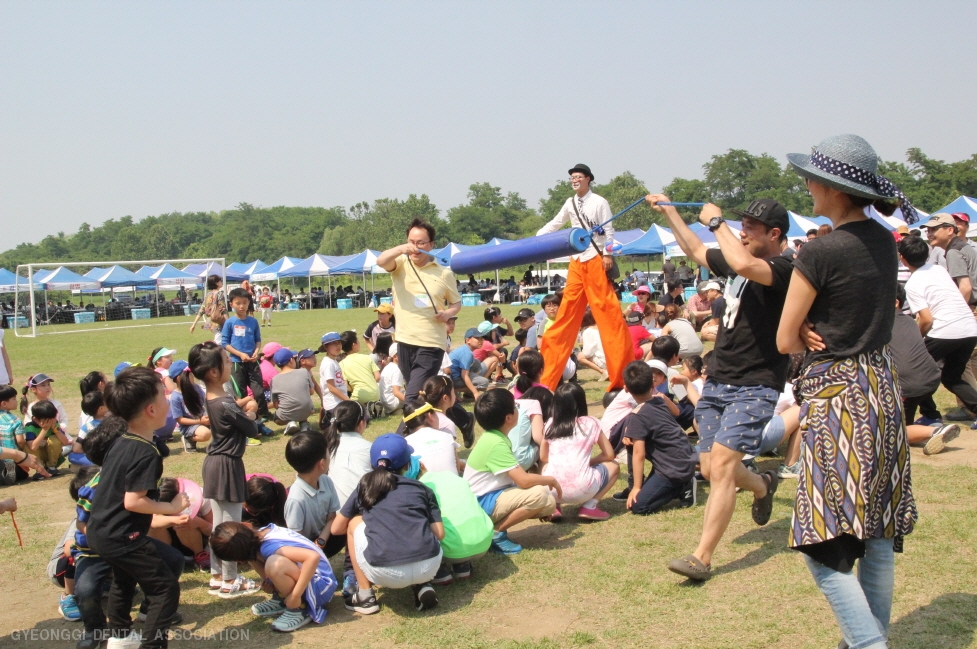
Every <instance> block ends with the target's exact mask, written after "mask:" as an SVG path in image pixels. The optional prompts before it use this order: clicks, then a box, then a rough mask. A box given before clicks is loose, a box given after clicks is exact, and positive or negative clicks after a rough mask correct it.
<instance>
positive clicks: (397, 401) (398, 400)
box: [380, 343, 407, 415]
mask: <svg viewBox="0 0 977 649" xmlns="http://www.w3.org/2000/svg"><path fill="white" fill-rule="evenodd" d="M389 352H390V361H391V362H389V363H387V364H386V365H385V366H384V368H383V369H382V370H380V403H382V404H383V409H384V411H385V414H388V415H389V414H392V413H394V412H397V411H398V410H400V409H401V408H403V407H404V400H405V399H406V398H407V396H406V393H405V392H404V391H405V390H406V389H407V383H406V382H405V381H404V373H403V372H401V371H400V366H399V365H397V343H392V344H391V345H390V348H389Z"/></svg>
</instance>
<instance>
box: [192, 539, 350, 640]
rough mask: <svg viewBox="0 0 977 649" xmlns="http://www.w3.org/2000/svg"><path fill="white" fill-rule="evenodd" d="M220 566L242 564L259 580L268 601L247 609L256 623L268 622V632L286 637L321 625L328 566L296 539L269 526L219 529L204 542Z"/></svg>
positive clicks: (331, 579) (330, 585)
mask: <svg viewBox="0 0 977 649" xmlns="http://www.w3.org/2000/svg"><path fill="white" fill-rule="evenodd" d="M210 544H211V547H212V548H213V550H214V553H215V555H216V556H217V558H219V559H220V560H221V561H223V562H224V563H234V564H237V562H239V561H248V562H250V563H251V567H252V568H254V569H255V571H256V572H257V573H258V574H259V575H260V576H261V578H262V583H261V589H262V590H263V591H264V592H266V593H270V594H271V595H272V597H271V599H269V600H266V601H264V602H259V603H257V604H254V605H253V606H252V607H251V612H252V613H253V614H255V615H259V616H261V617H274V618H276V619H275V621H274V622H272V623H271V628H272V630H273V631H280V632H283V633H291V632H293V631H297V630H298V629H301V628H302V627H303V626H305V625H306V624H308V623H309V622H312V621H315V623H316V624H322V623H323V622H325V621H326V607H327V606H328V604H329V600H330V599H332V595H333V593H334V592H336V577H335V576H334V575H333V574H332V568H331V567H330V566H329V561H327V560H326V556H325V555H324V554H323V553H322V550H320V549H319V548H318V547H317V546H316V545H315V544H314V543H312V542H311V541H309V540H308V539H307V538H305V537H304V536H302V535H301V534H299V533H297V532H294V531H292V530H290V529H286V528H282V527H279V526H277V525H275V524H274V523H272V524H270V525H268V526H266V527H262V528H261V529H259V530H253V529H251V528H250V527H248V526H247V525H244V524H243V523H236V522H227V523H221V524H220V525H218V526H217V528H216V529H215V530H214V534H213V536H212V537H211V539H210Z"/></svg>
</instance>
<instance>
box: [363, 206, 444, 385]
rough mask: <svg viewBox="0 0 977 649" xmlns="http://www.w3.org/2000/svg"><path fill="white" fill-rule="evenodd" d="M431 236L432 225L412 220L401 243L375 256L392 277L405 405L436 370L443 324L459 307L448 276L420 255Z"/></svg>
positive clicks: (431, 241)
mask: <svg viewBox="0 0 977 649" xmlns="http://www.w3.org/2000/svg"><path fill="white" fill-rule="evenodd" d="M434 237H435V230H434V226H433V225H431V224H430V223H426V222H425V221H422V220H421V219H414V220H413V221H412V222H411V224H410V226H409V227H408V228H407V243H405V244H403V245H400V246H396V247H394V248H391V249H389V250H384V251H383V252H382V253H380V256H379V257H377V265H378V266H380V268H383V269H384V270H385V271H388V272H389V273H390V277H391V278H392V280H393V303H394V316H395V318H396V320H397V334H396V338H397V358H398V361H397V364H398V365H399V366H400V371H401V372H402V373H403V375H404V381H405V382H406V383H407V388H406V389H405V395H406V397H407V403H411V402H412V401H413V400H414V399H416V398H417V393H418V392H420V390H421V388H422V386H423V385H424V382H425V381H426V380H428V379H429V378H431V377H432V376H435V375H436V374H437V373H438V372H439V371H441V360H442V359H443V358H444V353H445V349H446V347H447V344H448V331H447V329H446V327H445V323H446V322H447V321H448V320H449V319H450V318H452V317H454V316H456V315H458V312H459V311H460V310H461V295H459V294H458V289H457V285H458V284H457V282H456V281H455V276H454V274H453V273H452V272H451V270H450V269H448V268H442V267H441V266H439V265H438V264H436V263H435V262H434V258H433V257H431V256H430V255H429V254H425V253H429V252H431V250H433V249H434Z"/></svg>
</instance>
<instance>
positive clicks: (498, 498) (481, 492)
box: [465, 390, 563, 554]
mask: <svg viewBox="0 0 977 649" xmlns="http://www.w3.org/2000/svg"><path fill="white" fill-rule="evenodd" d="M518 418H519V415H518V412H517V410H516V400H515V398H513V396H512V393H511V392H509V391H507V390H489V391H488V392H486V393H485V394H483V395H482V396H481V397H479V398H478V401H476V402H475V419H476V420H477V421H478V424H479V425H480V426H481V427H482V428H483V429H484V430H485V432H484V433H482V436H481V437H479V438H478V441H477V442H476V443H475V447H474V448H473V449H472V452H471V454H470V455H469V456H468V463H467V464H466V465H465V479H466V480H468V483H469V484H470V485H471V488H472V492H473V493H474V494H475V496H476V497H477V498H478V503H479V504H480V505H481V506H482V509H483V510H485V513H486V514H488V515H489V517H491V519H492V522H493V523H494V524H495V533H494V534H493V535H492V546H491V550H492V551H493V552H496V553H499V554H518V553H519V552H522V546H520V545H519V544H517V543H515V542H513V541H512V540H510V539H509V535H508V532H507V530H508V529H509V528H510V527H512V526H513V525H516V524H518V523H521V522H523V521H526V520H529V519H531V518H541V517H547V516H550V515H552V514H553V512H554V511H555V510H556V499H557V498H561V497H562V496H563V491H562V490H561V489H560V483H559V482H557V481H556V479H555V478H553V477H551V476H542V475H534V474H530V473H526V471H525V470H524V469H523V468H522V467H520V466H519V462H518V461H516V457H515V455H513V454H512V442H510V441H509V438H508V437H507V434H508V433H509V431H510V430H512V428H513V427H514V426H515V425H516V422H517V421H518ZM551 489H552V490H553V491H555V492H556V497H554V496H553V494H552V493H551V491H550V490H551Z"/></svg>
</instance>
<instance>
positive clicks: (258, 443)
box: [248, 437, 261, 446]
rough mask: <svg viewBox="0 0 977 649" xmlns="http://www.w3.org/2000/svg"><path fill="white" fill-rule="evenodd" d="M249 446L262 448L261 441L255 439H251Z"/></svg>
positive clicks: (249, 439)
mask: <svg viewBox="0 0 977 649" xmlns="http://www.w3.org/2000/svg"><path fill="white" fill-rule="evenodd" d="M248 446H261V440H258V439H255V438H253V437H249V438H248Z"/></svg>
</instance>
